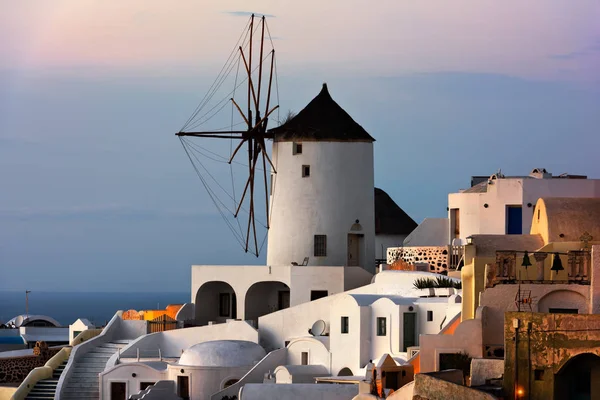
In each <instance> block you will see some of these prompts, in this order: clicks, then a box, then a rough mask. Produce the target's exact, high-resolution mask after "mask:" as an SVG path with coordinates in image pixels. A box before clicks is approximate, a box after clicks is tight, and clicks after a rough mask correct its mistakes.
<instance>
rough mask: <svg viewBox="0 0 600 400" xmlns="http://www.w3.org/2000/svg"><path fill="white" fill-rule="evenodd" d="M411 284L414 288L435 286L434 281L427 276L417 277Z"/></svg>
mask: <svg viewBox="0 0 600 400" xmlns="http://www.w3.org/2000/svg"><path fill="white" fill-rule="evenodd" d="M413 286H414V288H415V289H429V288H434V287H435V281H434V280H433V279H429V278H417V279H415V281H414V283H413Z"/></svg>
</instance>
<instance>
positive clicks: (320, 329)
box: [310, 319, 326, 336]
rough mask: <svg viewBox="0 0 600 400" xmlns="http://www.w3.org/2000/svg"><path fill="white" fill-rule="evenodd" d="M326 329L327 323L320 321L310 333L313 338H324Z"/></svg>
mask: <svg viewBox="0 0 600 400" xmlns="http://www.w3.org/2000/svg"><path fill="white" fill-rule="evenodd" d="M325 327H326V325H325V321H323V320H322V319H320V320H318V321H317V322H315V323H314V324H313V326H312V328H311V329H310V331H311V333H312V335H313V336H322V335H323V334H324V333H325Z"/></svg>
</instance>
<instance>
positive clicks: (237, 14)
mask: <svg viewBox="0 0 600 400" xmlns="http://www.w3.org/2000/svg"><path fill="white" fill-rule="evenodd" d="M223 14H229V15H231V16H234V17H249V16H251V15H252V14H254V15H256V16H257V17H262V16H263V15H264V16H265V17H267V18H276V17H275V16H274V15H273V14H261V13H257V12H252V11H223Z"/></svg>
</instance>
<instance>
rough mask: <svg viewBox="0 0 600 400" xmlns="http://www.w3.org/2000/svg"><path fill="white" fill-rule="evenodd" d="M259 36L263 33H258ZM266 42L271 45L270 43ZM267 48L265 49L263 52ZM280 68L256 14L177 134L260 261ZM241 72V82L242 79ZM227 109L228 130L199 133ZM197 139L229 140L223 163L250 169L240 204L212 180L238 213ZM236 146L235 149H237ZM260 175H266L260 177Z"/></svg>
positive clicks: (241, 239)
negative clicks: (260, 211)
mask: <svg viewBox="0 0 600 400" xmlns="http://www.w3.org/2000/svg"><path fill="white" fill-rule="evenodd" d="M259 30H260V33H258V31H259ZM257 34H258V36H257ZM266 39H268V42H267V40H266ZM255 42H257V43H255ZM265 47H267V48H266V49H265ZM257 53H258V54H257ZM257 56H258V61H256V58H255V57H257ZM236 67H237V68H236ZM276 68H277V67H276V62H275V49H274V46H273V41H272V38H271V36H270V33H269V28H268V25H267V23H266V20H265V17H264V16H262V17H260V18H259V19H258V21H257V18H256V17H255V15H254V14H252V16H251V17H250V20H249V21H248V23H247V24H246V27H245V28H244V30H243V32H242V35H241V36H240V38H239V39H238V43H237V44H236V46H235V47H234V49H233V50H232V52H231V54H230V55H229V58H228V59H227V61H226V62H225V65H224V66H223V68H222V69H221V72H220V73H219V75H218V76H217V78H216V79H215V82H214V83H213V85H211V87H210V88H209V90H208V93H207V94H206V95H205V96H204V98H203V99H202V101H201V102H200V104H199V105H198V107H197V108H196V109H195V110H194V113H193V114H192V116H191V117H190V118H189V119H188V120H187V121H186V123H185V124H184V126H183V127H182V128H181V129H180V130H179V132H177V133H176V135H177V136H178V137H179V139H180V141H181V144H182V146H183V148H184V150H185V152H186V154H187V156H188V158H189V159H190V161H191V163H192V165H193V166H194V169H195V170H196V173H197V174H198V176H199V178H200V180H201V181H202V184H203V186H204V187H205V189H206V190H207V191H208V194H209V196H210V198H211V200H212V201H213V203H215V205H216V206H217V208H219V212H220V213H221V216H222V217H223V218H224V220H225V221H226V222H227V224H228V226H229V228H230V230H231V231H232V232H233V233H234V235H235V236H236V239H237V240H238V242H239V243H240V245H241V246H242V248H243V249H244V251H245V252H248V251H250V252H251V253H253V254H254V255H256V256H257V257H258V256H259V253H260V249H261V248H262V245H264V240H263V241H262V244H261V245H260V247H259V239H258V238H257V232H256V225H257V222H258V223H259V224H261V225H262V226H263V227H264V228H266V229H268V228H269V198H268V196H269V184H268V178H267V164H268V165H269V166H270V167H271V169H272V171H273V173H276V169H275V165H274V164H273V161H272V160H271V158H270V157H269V155H268V152H267V144H266V141H267V140H268V139H272V138H273V135H272V134H270V133H269V132H268V130H267V127H268V123H269V120H270V117H271V116H273V115H274V114H273V113H274V112H275V111H276V110H278V109H279V105H278V104H276V105H273V104H271V102H272V101H273V100H276V102H277V103H279V94H278V89H276V91H277V96H276V99H273V97H274V95H273V86H275V87H277V75H276ZM240 70H241V76H242V77H243V78H240ZM234 71H235V82H234V83H233V90H232V91H231V92H228V93H227V96H226V97H225V98H223V99H221V100H220V101H218V102H217V103H216V105H214V106H212V103H211V100H212V99H213V98H214V96H215V94H217V93H218V90H219V88H221V87H222V86H223V84H224V83H225V82H226V81H227V80H228V78H230V77H231V76H233V72H234ZM274 78H275V82H274ZM238 80H239V82H238ZM242 85H245V86H246V88H245V89H246V90H245V96H242V98H240V97H238V98H236V94H238V95H239V91H237V90H236V89H238V88H239V87H240V86H242ZM265 92H266V93H265ZM229 103H230V104H231V112H232V115H231V124H230V126H229V129H227V130H223V129H214V130H198V129H196V128H198V127H200V128H204V127H205V126H206V122H208V121H209V120H211V119H212V118H213V117H214V116H216V115H217V114H219V113H220V111H221V110H223V109H224V108H225V106H227V105H228V104H229ZM211 106H212V107H211ZM236 117H237V119H238V120H239V118H240V117H241V121H240V122H239V123H237V124H234V123H233V121H234V119H235V118H236ZM239 125H242V127H241V129H239V130H236V129H233V128H234V127H235V126H239ZM196 139H201V140H206V139H223V140H228V141H230V143H231V144H232V145H230V149H231V151H230V154H229V155H228V156H227V157H225V158H224V159H225V161H227V163H228V164H229V165H231V164H232V163H236V164H243V163H247V164H243V165H245V166H247V172H246V175H247V176H246V177H245V178H244V179H245V184H244V187H243V190H242V194H241V196H240V197H239V198H238V197H237V196H236V194H235V188H234V185H233V184H232V193H228V192H227V191H226V190H225V189H224V188H223V185H222V184H221V182H219V180H217V179H214V178H213V180H214V183H216V184H217V185H218V188H220V189H223V191H224V192H226V194H227V195H228V196H229V197H231V198H232V199H233V202H234V207H232V208H229V207H227V206H226V204H225V202H224V201H222V200H221V199H219V196H218V193H220V192H219V191H218V190H215V189H214V188H211V186H210V183H211V180H210V179H209V177H207V176H206V174H205V173H206V172H208V171H207V170H206V168H204V164H203V162H202V156H203V155H204V156H208V157H209V158H210V155H209V154H208V153H212V156H215V155H216V154H214V152H211V151H210V150H207V149H205V148H203V147H202V146H200V145H199V144H198V143H194V142H192V140H196ZM233 144H235V147H234V146H233ZM243 149H245V152H247V158H245V159H244V161H243V163H241V162H239V161H236V160H238V159H239V158H240V157H242V154H243V153H244V150H243ZM236 156H237V157H236ZM221 157H222V156H221ZM260 171H262V174H261V173H260ZM257 175H258V176H257ZM260 175H262V180H263V182H264V189H263V188H259V185H260V180H261V177H260ZM211 177H212V176H211ZM232 182H233V176H232ZM261 192H264V193H261ZM263 195H264V202H265V217H264V218H262V221H261V220H258V218H257V213H256V205H257V201H256V199H257V197H258V196H261V197H262V196H263ZM261 201H262V199H261ZM242 213H243V214H244V216H246V217H247V221H246V222H245V223H244V224H243V225H244V227H243V228H242V225H241V224H240V223H239V219H240V218H241V217H242V215H241V214H242ZM228 216H233V218H235V219H237V220H238V221H237V225H238V227H239V230H236V229H235V226H234V224H232V223H231V221H229V220H228V219H227V217H228ZM265 239H266V234H265Z"/></svg>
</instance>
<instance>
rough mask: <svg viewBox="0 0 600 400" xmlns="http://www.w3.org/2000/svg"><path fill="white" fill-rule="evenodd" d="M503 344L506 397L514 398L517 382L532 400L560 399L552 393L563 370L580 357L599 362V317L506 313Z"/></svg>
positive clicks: (560, 397) (559, 396)
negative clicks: (595, 359) (592, 358)
mask: <svg viewBox="0 0 600 400" xmlns="http://www.w3.org/2000/svg"><path fill="white" fill-rule="evenodd" d="M517 321H518V322H517ZM516 324H518V327H517V328H515V325H516ZM515 338H516V339H517V340H516V346H517V349H515ZM504 340H505V363H504V389H505V393H506V395H507V397H508V398H513V396H514V387H515V378H516V379H517V385H518V386H519V387H521V388H523V390H524V391H527V392H529V393H528V398H529V399H531V400H552V399H562V398H565V397H563V396H561V395H557V394H556V393H555V390H556V389H557V385H556V384H555V383H556V382H555V380H556V379H557V377H558V376H559V374H560V373H561V372H563V371H561V370H562V368H563V367H564V366H565V365H567V364H568V363H569V361H570V360H573V359H575V358H576V357H578V356H580V355H586V354H592V355H594V356H596V358H598V360H600V358H599V357H598V356H600V315H594V314H549V313H530V312H507V313H506V314H505V322H504ZM517 355H518V357H517V363H516V364H515V357H516V356H517ZM515 370H516V371H515ZM515 372H516V373H517V374H518V376H515V375H516V374H515ZM596 381H597V380H596ZM597 382H598V381H597Z"/></svg>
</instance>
